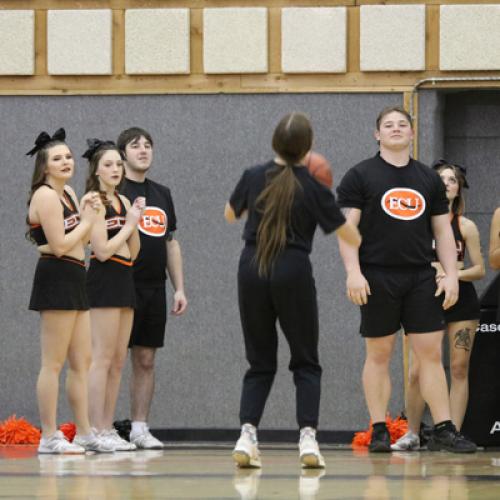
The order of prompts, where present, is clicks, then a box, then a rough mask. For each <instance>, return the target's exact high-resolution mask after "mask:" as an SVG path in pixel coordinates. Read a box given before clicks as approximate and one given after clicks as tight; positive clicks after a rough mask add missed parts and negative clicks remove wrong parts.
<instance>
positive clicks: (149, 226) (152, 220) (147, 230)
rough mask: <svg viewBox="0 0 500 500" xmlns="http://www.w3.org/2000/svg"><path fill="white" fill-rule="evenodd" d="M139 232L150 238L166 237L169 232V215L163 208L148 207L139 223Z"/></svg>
mask: <svg viewBox="0 0 500 500" xmlns="http://www.w3.org/2000/svg"><path fill="white" fill-rule="evenodd" d="M139 231H141V233H144V234H147V235H148V236H155V237H158V238H159V237H161V236H164V235H165V233H166V232H167V214H166V213H165V212H164V211H163V210H162V209H161V208H158V207H146V208H145V209H144V212H143V214H142V217H141V220H140V221H139Z"/></svg>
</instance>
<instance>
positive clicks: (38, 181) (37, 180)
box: [26, 140, 69, 243]
mask: <svg viewBox="0 0 500 500" xmlns="http://www.w3.org/2000/svg"><path fill="white" fill-rule="evenodd" d="M61 145H64V146H67V147H68V149H69V146H68V145H67V144H66V143H65V142H64V141H61V140H55V141H50V142H47V143H46V144H44V145H43V147H41V148H40V149H39V150H38V151H37V153H36V157H35V169H34V170H33V176H32V177H31V187H30V192H29V195H28V202H27V206H28V210H29V206H30V203H31V199H32V198H33V195H34V194H35V191H36V190H37V189H38V188H40V187H42V186H43V185H44V184H45V180H46V175H47V174H46V173H45V169H46V168H47V160H48V159H49V149H52V148H53V147H54V146H61ZM26 224H27V225H28V231H27V232H26V238H27V239H29V240H30V241H31V242H33V243H35V241H34V240H33V239H32V238H31V236H30V232H29V225H30V220H29V213H28V215H26Z"/></svg>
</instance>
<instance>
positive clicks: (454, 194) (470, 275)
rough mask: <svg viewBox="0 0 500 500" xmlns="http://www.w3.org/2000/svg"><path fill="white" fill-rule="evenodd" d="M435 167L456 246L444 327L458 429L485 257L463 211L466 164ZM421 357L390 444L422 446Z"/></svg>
mask: <svg viewBox="0 0 500 500" xmlns="http://www.w3.org/2000/svg"><path fill="white" fill-rule="evenodd" d="M433 168H434V169H435V170H436V172H437V173H438V174H439V175H440V177H441V179H442V181H443V182H444V185H445V186H446V197H447V198H448V203H449V213H450V219H451V227H452V229H453V236H454V238H455V246H456V252H457V270H458V279H459V282H458V284H459V292H458V301H457V302H456V304H455V305H453V306H452V307H450V308H449V309H447V310H446V311H445V312H444V317H445V322H446V331H447V334H448V341H449V345H450V375H451V377H450V378H451V387H450V410H451V420H452V422H453V423H454V424H455V427H456V428H457V429H458V430H460V428H461V427H462V422H463V420H464V416H465V410H466V408H467V401H468V399H469V382H468V374H469V362H470V356H471V351H472V346H473V343H474V337H475V334H476V329H477V326H478V324H479V317H480V307H479V299H478V296H477V293H476V289H475V288H474V285H473V281H476V280H480V279H481V278H483V277H484V274H485V268H484V260H483V256H482V255H481V244H480V241H479V231H478V229H477V226H476V225H475V224H474V222H473V221H472V220H470V219H468V218H466V217H464V216H463V215H462V214H463V211H464V206H465V202H464V196H463V190H464V189H465V188H468V187H469V186H468V183H467V180H466V177H465V172H466V171H465V168H464V167H461V166H459V165H455V164H453V163H450V162H448V161H446V160H439V161H437V162H435V163H434V165H433ZM466 252H468V254H469V260H470V264H471V265H470V266H469V267H467V268H466V267H465V262H464V261H465V255H466ZM433 260H434V262H433V263H432V267H434V268H435V269H436V280H437V281H439V280H440V279H441V278H442V277H443V276H444V274H445V273H444V270H443V268H442V266H441V264H440V263H439V262H438V258H437V255H434V258H433ZM419 369H420V366H419V363H418V359H417V358H415V356H414V355H413V354H412V356H411V367H410V373H409V384H408V391H407V398H406V399H407V401H406V415H407V417H408V432H407V433H406V434H405V435H404V436H402V437H401V438H399V439H398V441H397V442H396V443H394V444H393V445H392V446H391V448H392V449H393V450H397V451H406V450H416V449H419V448H420V438H419V430H420V423H421V420H422V415H423V413H424V409H425V401H424V400H423V399H422V396H421V395H420V387H419Z"/></svg>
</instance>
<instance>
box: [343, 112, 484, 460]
mask: <svg viewBox="0 0 500 500" xmlns="http://www.w3.org/2000/svg"><path fill="white" fill-rule="evenodd" d="M375 138H376V140H377V141H378V143H379V145H380V152H379V153H378V154H377V155H376V156H375V157H373V158H370V159H368V160H365V161H363V162H361V163H359V164H358V165H356V166H354V167H352V168H351V169H350V170H349V171H348V172H347V173H346V175H345V176H344V177H343V179H342V181H341V183H340V185H339V186H338V188H337V192H338V197H339V204H340V206H341V207H343V208H344V213H345V214H346V218H347V220H348V221H350V222H352V223H353V224H355V225H357V226H359V230H360V232H361V236H362V237H363V243H362V244H361V247H360V248H359V251H358V250H356V249H353V248H351V247H348V246H346V245H344V244H342V242H340V252H341V255H342V259H343V261H344V265H345V268H346V272H347V295H348V297H349V299H350V300H351V301H352V302H353V303H355V304H357V305H359V306H361V327H360V332H361V335H362V336H363V337H364V338H365V345H366V360H365V365H364V368H363V387H364V391H365V397H366V402H367V406H368V410H369V413H370V417H371V421H372V422H373V434H372V439H371V443H370V445H369V449H370V451H374V452H389V451H390V450H391V447H390V435H389V432H388V430H387V427H386V424H385V418H386V412H387V406H388V402H389V398H390V393H391V381H390V376H389V364H390V360H391V355H392V352H393V349H394V343H395V340H396V335H395V334H396V333H397V332H398V330H399V329H400V328H401V327H403V328H404V330H405V332H406V333H407V334H408V338H409V342H410V345H411V347H412V349H413V352H414V353H415V356H416V358H417V359H418V361H419V364H420V390H421V393H422V396H423V398H424V400H425V401H426V402H427V404H428V405H429V408H430V410H431V414H432V417H433V420H434V423H435V427H434V431H433V434H432V437H431V439H430V441H429V443H428V448H429V449H430V450H440V449H446V450H450V451H455V452H474V451H475V450H476V446H475V445H474V444H473V443H471V442H470V441H467V440H466V439H465V438H464V437H463V436H461V435H460V434H459V433H458V431H457V430H456V428H455V426H454V425H453V423H452V421H451V418H450V404H449V396H448V390H447V384H446V377H445V373H444V368H443V364H442V360H441V341H442V338H443V334H444V328H445V321H444V315H443V309H444V310H446V309H449V308H450V307H451V306H453V304H455V302H456V301H457V298H458V279H457V269H456V261H457V258H456V249H455V242H454V239H453V232H452V229H451V225H450V220H449V214H448V200H447V198H446V192H445V186H444V184H443V182H442V181H441V179H440V178H439V176H438V175H437V173H436V172H434V171H433V170H432V169H430V168H428V167H427V166H425V165H423V164H421V163H419V162H418V161H415V160H414V159H412V158H411V157H410V143H411V140H412V138H413V125H412V120H411V117H410V115H409V114H408V113H407V112H406V111H405V110H404V109H402V108H398V107H392V108H386V109H384V110H383V111H382V112H381V113H380V115H379V116H378V118H377V128H376V131H375ZM433 238H434V239H435V242H436V252H437V255H438V258H439V262H440V263H441V265H442V267H443V270H444V272H445V275H444V276H443V277H442V279H440V280H439V283H438V284H437V285H436V280H435V276H436V272H435V269H433V268H432V267H431V262H432V261H433V248H432V241H433ZM443 292H444V299H443V297H442V296H441V294H442V293H443Z"/></svg>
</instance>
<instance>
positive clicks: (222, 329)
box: [0, 94, 403, 430]
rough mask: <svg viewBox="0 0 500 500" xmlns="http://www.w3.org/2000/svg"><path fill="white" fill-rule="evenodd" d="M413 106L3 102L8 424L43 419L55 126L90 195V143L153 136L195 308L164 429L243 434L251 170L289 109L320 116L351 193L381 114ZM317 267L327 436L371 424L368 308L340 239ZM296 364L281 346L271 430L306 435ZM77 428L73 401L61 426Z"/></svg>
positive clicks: (162, 360) (3, 353)
mask: <svg viewBox="0 0 500 500" xmlns="http://www.w3.org/2000/svg"><path fill="white" fill-rule="evenodd" d="M401 102H402V96H401V94H371V95H369V94H331V95H330V94H308V95H303V94H295V95H274V94H273V95H271V94H266V95H206V96H205V95H177V96H159V95H158V96H67V97H0V116H1V117H2V123H3V127H2V147H1V148H0V165H1V168H0V197H1V200H2V211H1V215H0V230H1V234H2V238H1V239H0V249H1V256H2V266H1V271H0V287H1V288H0V293H1V296H0V299H1V315H0V328H1V330H0V332H1V336H2V343H1V344H2V347H1V349H0V367H1V375H2V382H3V383H2V384H1V385H0V419H1V418H5V417H6V416H8V415H10V414H12V413H16V414H17V415H24V416H26V417H27V418H28V419H29V420H31V421H32V422H34V423H38V415H37V408H36V398H35V382H36V376H37V373H38V369H39V335H38V315H37V314H36V313H33V312H28V311H27V309H26V308H27V302H28V297H29V293H30V287H31V279H32V275H33V270H34V268H35V265H36V259H37V253H36V249H35V248H33V247H32V246H31V245H30V244H29V243H28V242H27V241H26V240H25V239H24V231H25V225H24V219H25V216H26V205H25V204H26V195H27V192H28V189H29V183H30V178H31V174H32V169H33V161H32V160H30V159H29V158H27V157H25V156H24V153H25V152H26V151H27V150H28V149H30V148H31V145H32V143H33V141H34V138H35V136H36V135H37V134H38V133H39V132H40V131H41V130H48V131H49V132H51V133H52V132H53V131H54V130H55V129H56V128H58V127H60V126H64V127H65V128H66V130H67V134H68V142H69V144H70V145H71V146H72V147H73V148H74V152H75V154H76V157H77V174H76V177H75V179H74V180H73V182H72V185H73V187H75V188H76V190H77V192H78V193H79V194H80V195H81V194H82V189H83V185H84V178H85V162H84V161H83V160H81V159H80V158H79V157H80V155H81V153H82V152H83V150H84V141H85V139H86V138H87V137H100V138H111V139H114V138H116V136H117V134H118V133H119V131H120V130H121V129H122V128H125V127H129V126H132V125H139V126H142V127H144V128H146V129H148V130H150V131H151V133H152V134H153V137H154V139H155V148H154V153H155V161H154V166H153V168H152V170H151V177H152V178H153V179H155V180H158V181H159V182H162V183H165V184H167V185H169V186H170V187H171V189H172V193H173V197H174V202H175V204H176V209H177V215H178V220H179V230H178V239H179V240H180V242H181V245H182V249H183V254H184V262H185V275H186V289H187V294H188V298H189V300H190V306H189V312H188V313H187V315H186V316H185V317H183V318H171V317H170V318H169V323H168V326H167V337H166V345H165V348H164V349H162V350H161V351H160V352H159V353H158V360H157V361H158V362H157V365H158V371H157V386H156V396H155V401H154V405H153V411H152V415H151V425H152V426H153V427H156V428H235V427H237V425H238V418H237V416H238V406H239V396H240V387H241V378H242V376H243V373H244V371H245V369H246V362H245V359H244V353H243V344H242V336H241V332H240V326H239V317H238V309H237V301H236V266H237V260H238V256H239V252H240V249H241V247H242V242H241V240H240V237H241V231H242V225H235V226H229V225H227V224H225V222H224V220H223V215H222V214H223V208H224V203H225V201H226V200H227V198H228V196H229V194H230V192H231V190H232V188H233V187H234V185H235V183H236V181H237V180H238V178H239V176H240V174H241V172H242V170H243V169H244V168H245V167H247V166H250V165H252V164H255V163H257V162H261V161H264V160H266V159H268V158H270V157H271V155H272V151H271V147H270V138H271V134H272V131H273V128H274V126H275V125H276V123H277V121H278V120H279V118H280V117H281V116H282V115H284V114H285V113H287V112H289V111H291V110H301V111H305V112H307V113H308V114H309V115H310V116H311V119H312V122H313V125H314V129H315V132H316V141H315V149H316V150H318V151H320V152H322V153H323V154H325V155H326V156H327V157H328V158H330V160H331V162H332V164H333V167H334V176H335V183H336V184H337V183H338V181H339V179H340V178H341V177H342V175H343V174H344V173H345V172H346V170H347V168H349V167H350V166H352V165H353V164H354V163H356V162H358V161H360V160H361V159H364V158H365V157H367V156H371V155H372V154H374V153H375V152H376V150H377V146H376V143H375V141H374V139H373V135H372V133H373V129H374V122H375V118H376V116H377V114H378V112H379V111H380V109H381V108H383V107H384V106H386V105H395V104H401ZM312 260H313V265H314V270H315V275H316V282H317V289H318V295H319V307H320V329H321V334H320V336H321V340H320V349H321V351H320V355H321V362H322V365H323V368H324V378H323V400H322V408H321V427H322V428H323V429H330V430H353V429H360V428H365V427H366V425H367V424H368V414H367V411H366V408H365V404H364V399H363V394H362V387H361V383H360V376H361V368H362V363H363V357H364V346H363V342H362V340H361V338H360V336H359V334H358V323H359V312H358V310H357V308H356V307H355V306H353V305H351V304H350V303H348V301H347V300H346V298H345V289H344V282H345V275H344V271H343V269H342V266H341V261H340V258H339V254H338V249H337V243H336V239H335V238H334V237H329V238H326V237H324V236H323V235H318V237H317V239H316V243H315V248H314V251H313V255H312ZM287 364H288V349H287V346H286V343H285V342H284V341H283V337H281V338H280V370H279V374H278V376H277V378H276V382H275V386H274V388H273V391H272V393H271V396H270V400H269V403H268V407H267V409H266V412H265V416H264V420H263V422H262V427H263V428H275V429H291V428H295V426H296V424H295V407H294V406H295V405H294V388H293V384H292V377H291V375H290V374H289V372H288V370H287ZM401 364H402V363H401V351H400V347H399V345H398V351H397V352H396V355H395V358H394V362H393V371H394V384H393V387H394V395H393V399H392V404H391V410H392V414H395V413H398V412H399V411H400V410H401V408H402V405H403V401H402V389H401V386H402V382H401V381H402V372H401ZM127 378H128V373H126V374H125V376H124V383H123V386H122V393H121V397H120V401H119V408H118V412H117V416H118V417H119V418H127V417H128V416H129V410H128V397H127V391H128V387H127ZM61 387H62V386H61ZM61 392H62V391H61ZM70 418H71V414H70V412H69V410H68V407H67V405H66V403H65V400H64V397H63V396H61V398H60V418H59V420H60V421H65V420H68V419H70Z"/></svg>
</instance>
